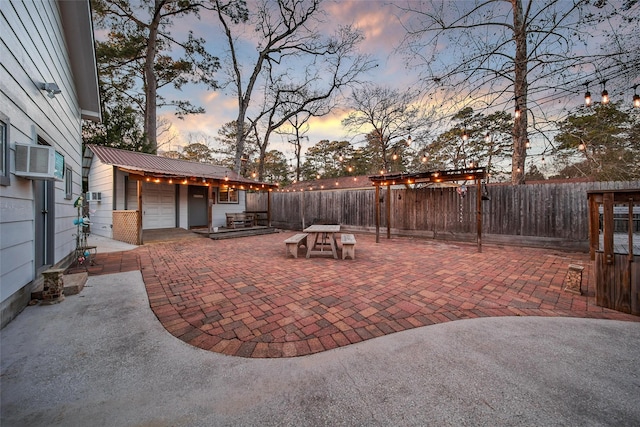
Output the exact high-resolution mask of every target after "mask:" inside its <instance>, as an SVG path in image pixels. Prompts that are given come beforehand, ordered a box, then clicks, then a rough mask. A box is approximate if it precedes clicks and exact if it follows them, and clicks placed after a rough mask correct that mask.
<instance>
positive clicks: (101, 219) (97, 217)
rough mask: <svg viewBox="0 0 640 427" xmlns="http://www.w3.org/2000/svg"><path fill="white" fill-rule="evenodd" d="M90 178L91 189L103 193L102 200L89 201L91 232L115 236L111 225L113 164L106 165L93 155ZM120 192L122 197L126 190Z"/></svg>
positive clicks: (109, 236)
mask: <svg viewBox="0 0 640 427" xmlns="http://www.w3.org/2000/svg"><path fill="white" fill-rule="evenodd" d="M88 179H89V191H98V192H100V193H102V201H100V202H89V209H90V213H91V234H95V235H98V236H103V237H108V238H111V237H112V236H113V233H112V227H111V226H112V224H113V218H112V215H111V208H112V206H113V166H111V165H105V164H104V163H102V162H101V161H100V159H98V157H96V156H93V161H92V162H91V169H90V170H89V177H88ZM122 180H123V179H121V181H122ZM120 194H121V196H120V197H122V195H123V194H124V190H122V193H120Z"/></svg>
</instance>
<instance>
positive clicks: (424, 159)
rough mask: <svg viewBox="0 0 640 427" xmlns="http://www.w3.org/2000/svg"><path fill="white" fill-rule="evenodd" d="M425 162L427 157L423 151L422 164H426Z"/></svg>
mask: <svg viewBox="0 0 640 427" xmlns="http://www.w3.org/2000/svg"><path fill="white" fill-rule="evenodd" d="M427 160H429V155H428V154H427V152H426V151H425V152H423V153H422V163H426V162H427Z"/></svg>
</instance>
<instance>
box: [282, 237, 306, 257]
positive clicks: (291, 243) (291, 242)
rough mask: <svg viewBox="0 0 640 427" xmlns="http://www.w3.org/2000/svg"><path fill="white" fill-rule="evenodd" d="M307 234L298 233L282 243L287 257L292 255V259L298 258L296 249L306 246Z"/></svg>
mask: <svg viewBox="0 0 640 427" xmlns="http://www.w3.org/2000/svg"><path fill="white" fill-rule="evenodd" d="M307 236H308V234H307V233H298V234H296V235H294V236H291V237H289V238H288V239H287V240H285V241H284V244H285V245H286V249H287V256H288V255H289V254H291V255H293V257H294V258H298V248H299V247H300V246H305V247H306V246H308V245H307Z"/></svg>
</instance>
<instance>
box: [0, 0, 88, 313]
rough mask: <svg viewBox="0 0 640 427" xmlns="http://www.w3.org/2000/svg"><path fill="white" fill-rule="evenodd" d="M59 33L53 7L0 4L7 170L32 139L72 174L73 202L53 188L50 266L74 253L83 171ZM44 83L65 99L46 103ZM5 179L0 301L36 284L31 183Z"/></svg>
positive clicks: (60, 186)
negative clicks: (19, 148)
mask: <svg viewBox="0 0 640 427" xmlns="http://www.w3.org/2000/svg"><path fill="white" fill-rule="evenodd" d="M61 28H62V24H61V19H60V14H59V11H58V8H57V3H56V2H51V1H29V0H25V1H15V2H10V1H7V0H2V1H0V58H1V61H0V113H2V114H3V115H4V116H6V117H7V118H8V120H9V122H10V135H9V136H10V145H11V152H10V154H9V163H10V170H11V171H13V170H15V167H14V145H15V144H14V143H15V142H21V143H35V141H36V140H37V137H41V138H42V139H43V140H44V141H46V142H47V143H48V144H50V145H52V146H54V147H55V149H56V150H57V151H58V152H59V153H61V154H62V155H64V158H65V162H66V164H67V165H70V166H71V167H72V169H73V196H72V198H71V199H65V192H64V182H62V181H60V182H58V181H57V182H56V183H55V218H56V220H55V239H54V247H55V251H54V255H53V257H54V260H53V261H54V263H56V262H59V261H61V260H62V259H63V258H65V257H66V256H67V255H69V254H70V253H71V252H72V251H73V248H74V244H75V243H74V242H75V241H74V237H73V234H74V232H75V226H74V225H73V218H74V217H75V215H76V209H75V208H74V207H73V202H74V201H75V199H76V198H77V197H78V195H79V194H80V191H81V175H80V173H81V170H82V169H81V149H82V148H81V147H82V144H81V141H82V140H81V120H80V108H79V105H78V102H77V99H78V98H77V94H76V93H75V86H74V82H73V78H72V75H71V69H70V65H69V58H68V56H67V51H66V46H65V41H64V37H63V33H62V30H61ZM41 82H55V83H57V84H58V86H59V87H60V89H61V90H62V93H61V94H59V95H57V96H56V97H55V98H53V99H52V98H49V97H47V95H46V93H45V92H42V91H41V90H40V89H39V88H38V84H39V83H41ZM10 178H11V182H10V185H8V186H1V187H0V208H1V214H0V234H1V236H2V238H1V239H0V260H1V263H0V302H3V301H5V300H6V299H7V298H9V297H11V296H12V295H13V294H14V293H16V292H17V291H18V290H20V289H21V288H23V287H25V286H26V285H28V284H29V283H30V282H31V281H32V280H34V279H35V248H34V238H35V237H34V234H35V231H34V227H35V226H34V224H35V212H34V211H35V203H34V193H33V181H31V180H27V179H23V178H19V177H16V176H15V175H13V174H11V176H10ZM3 307H4V306H3ZM3 310H4V308H3Z"/></svg>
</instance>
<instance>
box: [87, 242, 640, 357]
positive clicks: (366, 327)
mask: <svg viewBox="0 0 640 427" xmlns="http://www.w3.org/2000/svg"><path fill="white" fill-rule="evenodd" d="M293 234H295V233H294V232H286V233H276V234H271V235H263V236H254V237H244V238H239V239H230V240H218V241H214V240H210V239H208V238H194V239H189V240H180V241H175V242H163V243H151V244H146V245H144V246H141V247H139V248H137V249H135V250H133V251H127V252H117V253H108V254H98V256H97V258H96V261H97V265H95V266H92V267H90V273H91V274H104V273H111V272H116V271H130V270H136V269H141V271H142V276H143V279H144V282H145V286H146V289H147V293H148V296H149V301H150V305H151V308H152V310H153V312H154V313H155V314H156V316H157V317H158V319H159V320H160V322H161V323H162V324H163V325H164V327H165V328H166V329H167V331H169V332H170V333H171V334H173V335H174V336H176V337H178V338H179V339H181V340H183V341H185V342H187V343H189V344H191V345H193V346H196V347H200V348H202V349H205V350H210V351H214V352H218V353H223V354H227V355H234V356H242V357H292V356H301V355H307V354H312V353H317V352H321V351H325V350H329V349H333V348H336V347H341V346H346V345H349V344H353V343H357V342H360V341H364V340H367V339H370V338H375V337H379V336H382V335H385V334H391V333H394V332H398V331H403V330H407V329H411V328H416V327H420V326H427V325H432V324H436V323H441V322H448V321H451V320H459V319H469V318H475V317H489V316H568V317H590V318H604V319H618V320H628V321H636V322H637V321H640V317H638V316H632V315H628V314H624V313H620V312H616V311H613V310H608V309H604V308H601V307H598V306H596V305H595V298H594V289H595V286H594V282H593V277H592V275H593V272H592V268H591V263H590V261H589V256H588V254H583V253H567V252H562V251H557V250H553V249H532V248H520V247H501V246H494V245H484V246H483V252H482V253H477V251H476V246H475V245H474V244H464V243H443V242H438V241H433V240H423V239H410V238H393V239H391V240H387V239H386V238H381V239H380V243H378V244H376V243H375V236H373V235H364V234H358V235H356V238H357V241H358V243H357V245H356V259H355V260H342V259H340V260H334V259H333V258H311V259H306V258H305V257H304V256H303V255H302V252H301V253H300V256H299V258H297V259H294V258H292V257H287V256H286V253H285V245H284V243H283V241H284V240H285V239H286V238H287V237H289V236H291V235H293ZM301 251H302V250H301ZM569 264H580V265H583V266H584V267H585V269H584V274H583V282H582V289H583V292H584V293H585V295H583V296H579V295H574V294H571V293H568V292H565V291H563V290H562V283H563V280H564V278H565V276H566V274H567V270H568V266H569Z"/></svg>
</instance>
